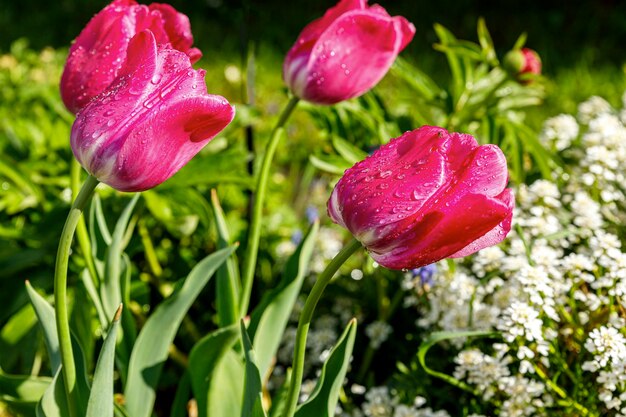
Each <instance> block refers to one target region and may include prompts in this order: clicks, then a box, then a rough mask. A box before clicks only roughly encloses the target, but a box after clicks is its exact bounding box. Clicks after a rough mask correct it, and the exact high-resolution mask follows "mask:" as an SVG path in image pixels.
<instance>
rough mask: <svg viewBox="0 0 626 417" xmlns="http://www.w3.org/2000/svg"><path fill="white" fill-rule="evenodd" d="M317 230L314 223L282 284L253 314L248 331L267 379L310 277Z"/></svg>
mask: <svg viewBox="0 0 626 417" xmlns="http://www.w3.org/2000/svg"><path fill="white" fill-rule="evenodd" d="M318 231H319V223H318V222H314V223H313V224H312V225H311V227H310V228H309V231H308V232H307V234H306V235H305V236H304V239H302V242H300V244H299V245H298V248H297V249H296V251H295V252H294V253H293V255H291V257H290V258H289V261H287V264H286V265H285V271H284V272H283V276H282V279H281V282H280V283H279V284H278V286H277V287H276V288H274V289H273V290H271V291H270V292H268V293H266V294H265V296H264V297H263V299H262V300H261V302H260V303H259V305H258V306H257V307H256V308H255V309H254V311H253V312H252V317H251V319H250V325H249V326H248V331H249V333H250V336H251V337H252V339H253V340H254V346H255V347H256V348H255V349H256V357H257V364H258V366H259V371H260V372H261V376H263V377H265V376H267V372H268V370H269V368H270V365H271V363H272V360H273V358H274V356H275V355H276V351H277V350H278V346H279V345H280V341H281V339H282V336H283V333H284V332H285V327H286V326H287V323H288V321H289V316H290V314H291V312H292V310H293V306H294V304H295V303H296V300H297V298H298V294H299V293H300V289H301V288H302V283H303V282H304V278H305V277H306V276H307V274H308V271H309V262H310V260H311V255H312V253H313V249H314V248H315V246H314V245H315V239H316V238H317V232H318Z"/></svg>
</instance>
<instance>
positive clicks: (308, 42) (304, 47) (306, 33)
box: [288, 0, 367, 57]
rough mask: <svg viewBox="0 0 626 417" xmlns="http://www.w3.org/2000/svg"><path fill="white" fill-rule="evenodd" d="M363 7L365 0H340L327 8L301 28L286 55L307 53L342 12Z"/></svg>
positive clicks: (365, 6) (365, 3)
mask: <svg viewBox="0 0 626 417" xmlns="http://www.w3.org/2000/svg"><path fill="white" fill-rule="evenodd" d="M365 8H367V0H341V1H340V2H339V3H337V5H335V6H333V7H331V8H330V9H328V10H327V11H326V13H324V16H322V17H320V18H319V19H315V20H314V21H312V22H311V23H309V24H308V25H306V26H305V27H304V29H302V32H300V36H298V40H296V43H295V45H294V47H293V48H292V49H291V50H290V51H289V54H288V57H289V56H290V55H291V56H297V55H300V54H302V53H304V52H306V53H307V54H308V53H309V52H310V51H311V49H312V48H313V45H314V44H315V41H316V40H317V39H318V38H319V37H320V35H321V34H322V33H323V32H324V31H325V30H326V29H327V28H328V27H329V26H330V25H331V24H332V23H333V22H334V21H335V20H336V19H338V18H339V17H340V16H341V15H342V14H344V13H347V12H349V11H351V10H363V9H365Z"/></svg>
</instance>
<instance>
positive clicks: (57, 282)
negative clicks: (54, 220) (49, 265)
mask: <svg viewBox="0 0 626 417" xmlns="http://www.w3.org/2000/svg"><path fill="white" fill-rule="evenodd" d="M98 184H99V182H98V180H97V179H96V178H95V177H92V176H91V175H90V176H88V177H87V180H85V182H84V183H83V186H82V188H81V189H80V192H79V193H78V196H77V197H76V199H75V200H74V203H73V204H72V208H71V209H70V212H69V214H68V216H67V220H65V225H64V226H63V232H61V239H60V240H59V249H58V252H57V258H56V266H55V269H54V306H55V310H56V324H57V334H58V337H59V348H60V353H61V364H62V369H63V381H64V385H65V393H66V395H67V402H68V408H69V413H70V417H76V416H78V415H79V414H80V412H79V410H77V409H76V404H77V402H76V398H75V397H76V365H75V363H74V354H73V351H72V339H71V334H70V322H69V315H68V311H67V267H68V264H69V258H70V250H71V246H72V238H73V237H74V231H75V230H76V226H77V225H78V221H79V220H80V218H81V217H80V216H81V214H82V212H83V210H84V209H85V206H86V205H87V203H88V202H89V200H90V199H91V196H92V195H93V192H94V190H95V189H96V186H97V185H98Z"/></svg>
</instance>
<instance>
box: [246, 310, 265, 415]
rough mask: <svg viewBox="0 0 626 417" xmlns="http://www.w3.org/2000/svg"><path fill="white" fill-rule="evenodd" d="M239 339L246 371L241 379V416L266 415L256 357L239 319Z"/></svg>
mask: <svg viewBox="0 0 626 417" xmlns="http://www.w3.org/2000/svg"><path fill="white" fill-rule="evenodd" d="M240 325H241V339H242V341H243V351H244V355H245V357H246V373H245V376H244V381H243V407H242V410H241V417H267V414H266V413H265V410H264V409H263V386H262V384H261V374H260V373H259V368H258V367H257V366H256V358H255V355H254V350H253V349H252V342H251V341H250V336H248V332H247V331H246V326H245V324H243V320H241V323H240Z"/></svg>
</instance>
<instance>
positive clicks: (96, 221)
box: [89, 193, 113, 247]
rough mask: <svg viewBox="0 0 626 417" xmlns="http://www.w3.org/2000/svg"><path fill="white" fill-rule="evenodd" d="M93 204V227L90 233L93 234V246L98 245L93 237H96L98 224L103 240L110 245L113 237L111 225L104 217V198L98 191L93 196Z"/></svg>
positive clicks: (91, 222)
mask: <svg viewBox="0 0 626 417" xmlns="http://www.w3.org/2000/svg"><path fill="white" fill-rule="evenodd" d="M92 201H93V204H92V205H91V208H92V209H91V210H90V213H89V217H90V222H89V223H90V224H91V225H92V228H91V230H90V235H91V236H92V242H91V244H92V246H93V247H97V245H96V243H97V242H94V241H93V239H95V238H96V233H95V231H96V230H95V226H96V225H97V226H98V227H97V231H98V232H99V233H100V236H101V237H102V240H103V241H104V243H105V244H106V245H107V246H108V245H110V244H111V241H112V240H113V238H112V237H111V232H110V231H109V226H108V225H107V221H106V219H105V218H104V212H103V211H102V200H100V196H99V195H98V194H97V193H96V194H94V196H93V200H92Z"/></svg>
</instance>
